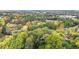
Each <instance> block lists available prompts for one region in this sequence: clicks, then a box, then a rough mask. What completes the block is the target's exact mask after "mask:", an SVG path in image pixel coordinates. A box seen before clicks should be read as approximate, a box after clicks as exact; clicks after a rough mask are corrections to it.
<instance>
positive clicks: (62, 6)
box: [0, 0, 79, 10]
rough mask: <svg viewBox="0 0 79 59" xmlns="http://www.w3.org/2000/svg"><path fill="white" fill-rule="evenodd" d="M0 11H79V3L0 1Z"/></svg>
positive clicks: (73, 0) (69, 0)
mask: <svg viewBox="0 0 79 59" xmlns="http://www.w3.org/2000/svg"><path fill="white" fill-rule="evenodd" d="M0 10H79V1H78V0H0Z"/></svg>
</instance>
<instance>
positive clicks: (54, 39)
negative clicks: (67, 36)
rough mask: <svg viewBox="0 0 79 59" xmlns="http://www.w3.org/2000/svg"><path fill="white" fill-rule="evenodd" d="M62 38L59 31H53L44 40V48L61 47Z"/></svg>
mask: <svg viewBox="0 0 79 59" xmlns="http://www.w3.org/2000/svg"><path fill="white" fill-rule="evenodd" d="M63 39H64V38H63V37H62V36H61V35H60V34H59V33H57V32H56V31H53V33H52V34H51V35H49V36H48V37H47V38H46V40H45V43H46V45H45V48H54V49H55V48H62V44H63Z"/></svg>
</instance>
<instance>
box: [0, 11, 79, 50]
mask: <svg viewBox="0 0 79 59" xmlns="http://www.w3.org/2000/svg"><path fill="white" fill-rule="evenodd" d="M78 48H79V11H75V12H74V11H61V12H60V11H51V12H50V10H49V11H0V49H78Z"/></svg>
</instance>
